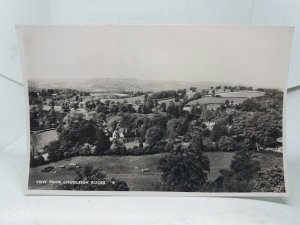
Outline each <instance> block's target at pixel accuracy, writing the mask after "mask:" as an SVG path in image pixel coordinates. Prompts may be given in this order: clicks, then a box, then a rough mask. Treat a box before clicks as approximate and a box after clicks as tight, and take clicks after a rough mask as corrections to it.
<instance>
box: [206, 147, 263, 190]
mask: <svg viewBox="0 0 300 225" xmlns="http://www.w3.org/2000/svg"><path fill="white" fill-rule="evenodd" d="M259 170H260V167H259V162H258V161H255V160H253V159H252V154H251V153H249V152H246V151H239V152H237V153H236V154H235V156H234V157H233V159H232V162H231V165H230V168H229V169H228V170H220V173H221V176H220V177H219V178H218V179H216V180H215V181H214V183H213V184H212V187H213V189H214V191H220V192H251V191H252V189H253V183H252V182H251V179H253V178H254V176H255V175H256V173H257V172H258V171H259Z"/></svg>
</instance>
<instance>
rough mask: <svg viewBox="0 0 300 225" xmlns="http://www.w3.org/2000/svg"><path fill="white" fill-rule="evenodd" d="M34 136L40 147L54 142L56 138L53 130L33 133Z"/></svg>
mask: <svg viewBox="0 0 300 225" xmlns="http://www.w3.org/2000/svg"><path fill="white" fill-rule="evenodd" d="M34 135H35V136H37V137H38V139H39V146H40V147H43V146H45V145H47V144H48V143H49V142H50V141H55V140H57V138H58V136H57V132H56V130H55V129H54V130H48V131H42V132H34Z"/></svg>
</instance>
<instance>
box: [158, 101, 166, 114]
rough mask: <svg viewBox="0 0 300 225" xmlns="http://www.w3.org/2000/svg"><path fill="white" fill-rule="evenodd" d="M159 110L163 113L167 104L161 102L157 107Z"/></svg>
mask: <svg viewBox="0 0 300 225" xmlns="http://www.w3.org/2000/svg"><path fill="white" fill-rule="evenodd" d="M159 108H160V110H161V111H162V112H165V111H166V109H167V104H166V103H165V102H162V103H161V104H160V105H159Z"/></svg>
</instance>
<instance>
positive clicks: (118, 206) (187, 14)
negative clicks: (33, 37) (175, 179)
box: [0, 0, 300, 225]
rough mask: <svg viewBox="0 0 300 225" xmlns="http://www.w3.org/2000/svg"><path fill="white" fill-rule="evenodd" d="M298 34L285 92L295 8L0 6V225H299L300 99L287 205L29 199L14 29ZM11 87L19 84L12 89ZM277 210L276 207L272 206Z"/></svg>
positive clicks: (79, 0)
mask: <svg viewBox="0 0 300 225" xmlns="http://www.w3.org/2000/svg"><path fill="white" fill-rule="evenodd" d="M73 23H75V24H78V23H80V24H86V23H98V24H190V23H192V24H239V25H249V24H250V25H287V26H295V28H296V29H295V36H294V44H293V50H292V59H291V67H290V74H289V82H288V85H289V87H292V86H295V85H299V84H300V76H299V74H300V63H299V61H300V42H299V40H300V31H299V30H300V1H299V0H198V1H197V0H195V1H189V0H151V1H149V0H119V1H118V0H105V1H104V0H89V1H87V0H26V1H25V0H0V74H3V75H5V76H6V77H8V78H10V79H11V80H8V79H5V78H3V77H1V76H0V102H1V114H0V115H1V117H0V178H1V182H0V224H3V225H9V224H22V225H24V224H51V225H52V224H81V225H82V224H185V225H187V224H272V225H274V224H299V223H300V218H299V217H300V216H299V215H298V214H299V211H300V210H299V209H300V195H299V190H300V183H299V174H300V167H299V164H300V156H299V153H298V152H299V149H300V142H299V138H298V136H299V135H298V134H299V130H300V121H299V114H300V106H299V103H298V102H299V99H300V91H297V90H296V91H292V92H290V93H289V94H288V99H287V144H288V168H289V174H290V176H289V183H290V192H291V193H290V196H289V197H286V198H277V199H272V198H265V199H263V198H260V199H258V200H250V199H241V198H152V197H151V198H141V197H133V198H132V197H131V198H126V197H121V198H120V197H70V196H69V197H26V196H24V195H23V190H22V187H23V186H25V185H26V184H25V176H26V174H25V170H24V168H25V166H26V164H25V158H26V157H25V155H26V148H25V145H26V144H25V136H24V135H25V111H24V94H23V87H22V85H20V84H18V83H16V82H19V83H22V76H21V69H20V64H19V56H18V50H17V38H16V34H15V28H14V26H15V24H73ZM14 81H16V82H14ZM276 202H277V203H276Z"/></svg>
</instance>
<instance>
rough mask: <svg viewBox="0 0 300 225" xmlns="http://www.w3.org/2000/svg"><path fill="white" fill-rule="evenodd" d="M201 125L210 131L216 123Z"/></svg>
mask: <svg viewBox="0 0 300 225" xmlns="http://www.w3.org/2000/svg"><path fill="white" fill-rule="evenodd" d="M203 124H204V125H205V126H206V128H207V129H209V130H210V131H211V130H212V129H213V127H214V125H215V124H216V123H215V122H204V123H203Z"/></svg>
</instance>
